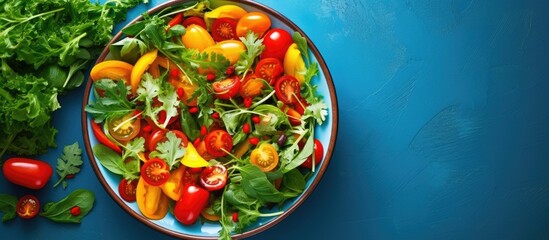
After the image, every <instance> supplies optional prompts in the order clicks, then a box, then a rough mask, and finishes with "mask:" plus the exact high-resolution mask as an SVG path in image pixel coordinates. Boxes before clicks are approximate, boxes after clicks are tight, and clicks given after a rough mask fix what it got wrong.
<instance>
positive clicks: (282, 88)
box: [275, 75, 301, 104]
mask: <svg viewBox="0 0 549 240" xmlns="http://www.w3.org/2000/svg"><path fill="white" fill-rule="evenodd" d="M275 93H276V97H278V100H280V101H282V102H283V103H286V104H292V103H294V102H296V101H297V99H298V98H299V97H300V95H301V85H300V84H299V81H297V79H296V78H295V77H292V76H289V75H284V76H282V77H280V78H278V80H276V84H275Z"/></svg>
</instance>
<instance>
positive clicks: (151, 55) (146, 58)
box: [131, 49, 158, 93]
mask: <svg viewBox="0 0 549 240" xmlns="http://www.w3.org/2000/svg"><path fill="white" fill-rule="evenodd" d="M157 56H158V49H154V50H152V51H150V52H148V53H145V54H143V56H141V57H140V58H139V59H138V60H137V62H136V63H135V66H134V67H133V69H132V75H131V87H132V93H136V92H137V87H138V86H139V83H140V82H141V77H143V74H144V73H145V71H147V70H148V69H149V66H150V65H151V64H152V63H153V62H154V60H155V59H156V57H157Z"/></svg>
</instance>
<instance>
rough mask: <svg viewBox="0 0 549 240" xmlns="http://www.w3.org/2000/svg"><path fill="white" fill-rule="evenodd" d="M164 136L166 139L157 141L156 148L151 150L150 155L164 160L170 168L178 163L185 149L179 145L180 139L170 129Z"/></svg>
mask: <svg viewBox="0 0 549 240" xmlns="http://www.w3.org/2000/svg"><path fill="white" fill-rule="evenodd" d="M166 138H167V141H165V142H161V143H158V145H157V146H156V150H155V151H153V152H151V154H150V156H151V157H157V158H160V159H162V160H164V161H165V162H166V163H167V164H168V166H169V167H170V170H172V169H175V168H176V167H177V166H178V165H179V160H180V159H181V158H182V157H183V156H185V152H187V151H186V149H185V148H183V147H181V139H180V138H178V137H177V136H176V135H175V133H173V132H172V131H170V132H168V133H166Z"/></svg>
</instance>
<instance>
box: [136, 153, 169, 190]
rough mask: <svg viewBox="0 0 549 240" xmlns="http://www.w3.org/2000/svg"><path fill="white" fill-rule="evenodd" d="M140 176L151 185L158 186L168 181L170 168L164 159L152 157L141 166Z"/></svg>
mask: <svg viewBox="0 0 549 240" xmlns="http://www.w3.org/2000/svg"><path fill="white" fill-rule="evenodd" d="M141 177H142V178H143V180H145V182H147V184H149V185H151V186H160V185H162V184H164V183H165V182H166V181H168V178H169V177H170V169H169V167H168V164H167V163H166V162H165V161H164V160H162V159H160V158H152V159H149V160H147V161H146V162H145V164H143V166H141Z"/></svg>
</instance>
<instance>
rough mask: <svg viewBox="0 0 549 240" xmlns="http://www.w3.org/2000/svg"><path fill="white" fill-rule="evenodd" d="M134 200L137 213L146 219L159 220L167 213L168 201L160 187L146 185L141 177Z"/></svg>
mask: <svg viewBox="0 0 549 240" xmlns="http://www.w3.org/2000/svg"><path fill="white" fill-rule="evenodd" d="M135 199H136V202H137V207H138V208H139V211H141V213H142V214H143V216H145V217H146V218H148V219H152V220H159V219H162V218H164V216H166V214H167V213H168V207H169V205H170V199H169V198H168V197H167V196H166V195H165V194H164V193H163V192H162V189H161V188H160V187H157V186H151V185H149V184H147V182H146V181H145V180H144V179H143V177H140V178H139V181H138V182H137V189H136V190H135Z"/></svg>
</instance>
